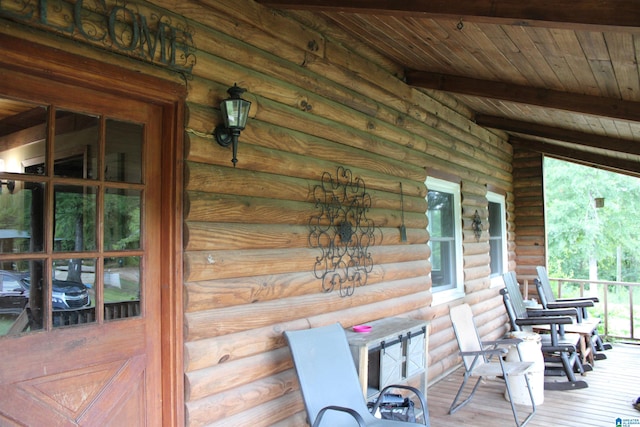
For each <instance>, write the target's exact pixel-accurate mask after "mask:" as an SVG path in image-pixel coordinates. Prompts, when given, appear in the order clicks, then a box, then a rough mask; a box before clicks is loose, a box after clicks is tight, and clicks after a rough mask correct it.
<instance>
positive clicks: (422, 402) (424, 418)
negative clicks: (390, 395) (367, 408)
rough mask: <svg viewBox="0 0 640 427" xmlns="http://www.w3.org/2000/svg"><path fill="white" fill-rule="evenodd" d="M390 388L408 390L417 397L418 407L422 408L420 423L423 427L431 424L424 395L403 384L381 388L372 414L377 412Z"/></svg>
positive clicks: (418, 390)
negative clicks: (421, 422)
mask: <svg viewBox="0 0 640 427" xmlns="http://www.w3.org/2000/svg"><path fill="white" fill-rule="evenodd" d="M392 388H402V389H404V390H409V391H411V392H413V394H415V395H416V396H417V397H418V400H419V401H420V407H421V408H422V414H423V416H422V421H423V422H424V425H426V426H430V425H431V422H430V420H429V408H427V399H426V398H425V397H424V393H422V391H420V389H417V388H415V387H412V386H410V385H404V384H393V385H388V386H386V387H385V388H383V389H382V390H381V391H380V394H379V395H378V398H377V399H376V402H375V403H374V405H373V408H372V409H371V412H372V413H373V414H375V413H376V411H377V410H378V407H379V406H380V404H381V403H382V396H384V393H385V392H386V391H387V390H389V389H392Z"/></svg>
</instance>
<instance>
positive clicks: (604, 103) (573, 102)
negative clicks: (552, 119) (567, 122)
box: [406, 70, 640, 121]
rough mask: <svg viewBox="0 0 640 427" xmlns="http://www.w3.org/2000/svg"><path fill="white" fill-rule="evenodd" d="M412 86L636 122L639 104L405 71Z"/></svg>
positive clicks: (638, 116)
mask: <svg viewBox="0 0 640 427" xmlns="http://www.w3.org/2000/svg"><path fill="white" fill-rule="evenodd" d="M406 77H407V83H408V84H410V85H412V86H417V87H424V88H429V89H437V90H443V91H446V92H454V93H460V94H465V95H472V96H479V97H487V98H495V99H502V100H505V101H512V102H518V103H522V104H532V105H538V106H541V107H547V108H557V109H560V110H565V111H574V112H580V113H585V114H592V115H595V116H602V117H610V118H616V119H622V120H630V121H640V102H631V101H625V100H618V99H611V98H604V97H598V96H591V95H583V94H577V93H569V92H560V91H554V90H549V89H542V88H532V87H528V86H520V85H513V84H508V83H500V82H493V81H487V80H479V79H473V78H468V77H459V76H452V75H447V74H439V73H430V72H427V71H415V70H413V71H407V75H406Z"/></svg>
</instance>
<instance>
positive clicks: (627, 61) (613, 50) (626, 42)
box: [604, 33, 640, 100]
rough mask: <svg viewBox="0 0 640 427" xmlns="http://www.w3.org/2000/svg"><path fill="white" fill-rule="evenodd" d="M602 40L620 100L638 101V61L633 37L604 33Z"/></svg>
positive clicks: (639, 85)
mask: <svg viewBox="0 0 640 427" xmlns="http://www.w3.org/2000/svg"><path fill="white" fill-rule="evenodd" d="M604 38H605V41H606V43H607V47H608V49H609V52H610V56H611V62H612V64H613V70H614V72H615V75H616V80H617V82H618V87H619V89H620V94H621V95H622V99H627V100H639V99H640V75H638V59H637V58H636V52H635V49H634V41H633V35H631V34H623V33H605V34H604Z"/></svg>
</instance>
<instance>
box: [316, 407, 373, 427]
mask: <svg viewBox="0 0 640 427" xmlns="http://www.w3.org/2000/svg"><path fill="white" fill-rule="evenodd" d="M327 411H340V412H346V413H348V414H350V415H351V416H352V417H353V418H354V419H355V420H356V422H357V423H358V425H359V426H360V427H366V426H367V424H366V423H365V422H364V418H362V416H361V415H360V414H359V413H358V412H356V411H354V410H353V409H351V408H345V407H343V406H334V405H331V406H325V407H324V408H322V409H320V411H319V412H318V416H317V417H316V420H315V421H314V423H313V427H318V426H319V425H320V422H321V421H322V417H323V416H324V413H325V412H327Z"/></svg>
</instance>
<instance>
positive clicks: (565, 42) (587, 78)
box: [549, 29, 601, 96]
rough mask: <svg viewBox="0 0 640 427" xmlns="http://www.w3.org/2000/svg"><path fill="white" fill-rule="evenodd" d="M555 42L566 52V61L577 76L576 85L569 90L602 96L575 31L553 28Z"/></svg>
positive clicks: (564, 54)
mask: <svg viewBox="0 0 640 427" xmlns="http://www.w3.org/2000/svg"><path fill="white" fill-rule="evenodd" d="M549 31H550V33H551V35H552V36H553V40H554V42H555V43H556V44H557V45H558V47H559V49H560V50H561V51H562V52H564V53H563V56H564V58H565V60H566V63H567V65H568V67H569V69H570V70H571V73H572V74H573V76H575V80H576V86H574V87H570V88H569V92H580V93H584V94H585V95H592V96H600V95H601V92H600V88H599V86H598V82H597V80H596V78H595V76H594V75H593V71H592V70H591V67H590V66H589V61H587V58H586V56H585V54H584V52H583V50H582V46H581V45H580V41H579V40H578V36H577V34H576V32H575V31H567V30H559V29H551V30H549Z"/></svg>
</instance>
